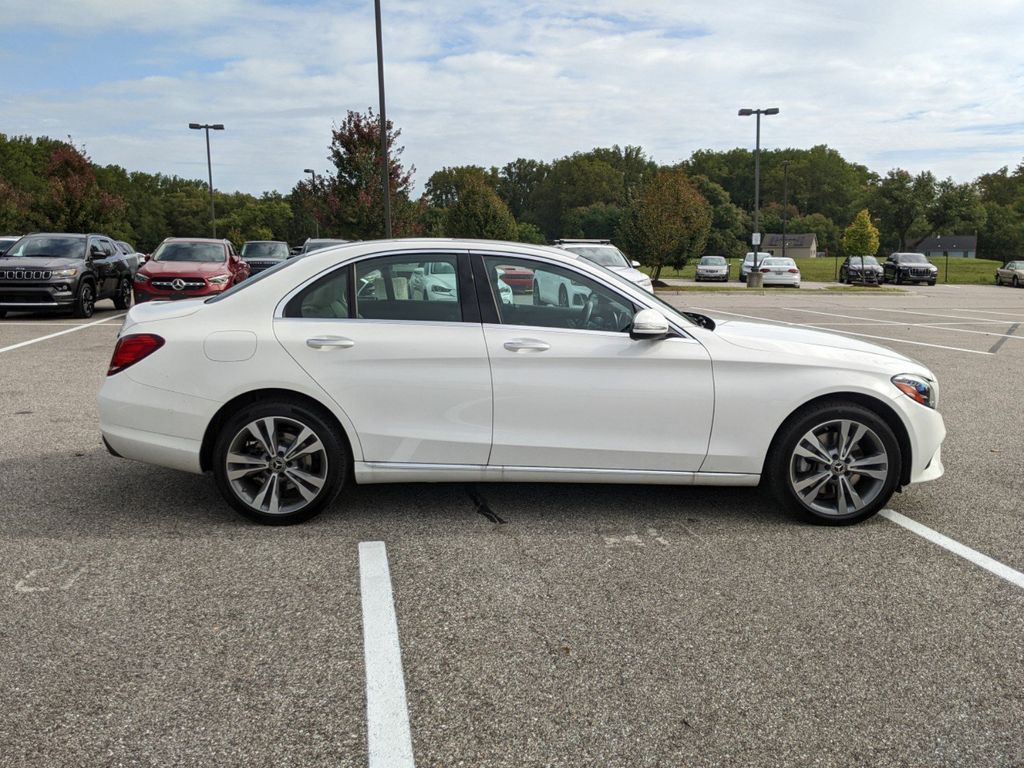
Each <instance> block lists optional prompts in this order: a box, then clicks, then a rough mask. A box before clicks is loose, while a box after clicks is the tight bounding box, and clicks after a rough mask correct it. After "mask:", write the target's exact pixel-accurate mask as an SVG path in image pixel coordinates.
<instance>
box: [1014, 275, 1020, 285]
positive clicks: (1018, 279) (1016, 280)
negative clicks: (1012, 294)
mask: <svg viewBox="0 0 1024 768" xmlns="http://www.w3.org/2000/svg"><path fill="white" fill-rule="evenodd" d="M1013 287H1014V288H1020V278H1019V277H1017V276H1016V275H1014V276H1013Z"/></svg>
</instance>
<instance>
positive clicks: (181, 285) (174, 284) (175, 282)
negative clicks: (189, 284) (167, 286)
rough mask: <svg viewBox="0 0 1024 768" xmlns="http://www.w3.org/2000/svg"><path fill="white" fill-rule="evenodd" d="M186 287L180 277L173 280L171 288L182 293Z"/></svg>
mask: <svg viewBox="0 0 1024 768" xmlns="http://www.w3.org/2000/svg"><path fill="white" fill-rule="evenodd" d="M184 287H185V281H184V280H182V279H181V278H180V277H176V278H174V279H173V280H171V288H173V289H174V290H176V291H180V290H181V289H182V288H184Z"/></svg>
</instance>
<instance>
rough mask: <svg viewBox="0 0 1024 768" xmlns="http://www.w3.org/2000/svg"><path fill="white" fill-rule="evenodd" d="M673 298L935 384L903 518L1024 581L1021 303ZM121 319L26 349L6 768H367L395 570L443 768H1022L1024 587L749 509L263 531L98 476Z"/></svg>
mask: <svg viewBox="0 0 1024 768" xmlns="http://www.w3.org/2000/svg"><path fill="white" fill-rule="evenodd" d="M669 299H670V300H672V301H674V302H677V303H679V304H681V305H683V304H685V305H687V306H689V307H700V308H701V309H702V311H705V312H707V313H708V314H711V315H713V316H715V317H718V318H721V319H725V318H729V317H737V316H739V317H753V318H758V319H765V320H772V321H783V322H789V323H796V324H801V325H803V324H806V325H812V326H818V327H824V328H829V329H833V330H836V331H841V332H844V333H850V334H863V335H865V336H867V337H869V338H875V339H876V340H877V341H878V342H879V343H882V344H886V345H889V346H891V347H893V348H895V349H898V350H900V351H902V352H905V353H907V354H910V355H911V356H913V357H915V358H917V359H919V360H921V361H923V362H924V363H926V364H927V365H929V366H930V367H931V368H932V369H933V370H934V371H936V373H938V375H939V377H940V380H941V383H942V404H941V410H942V411H943V413H944V416H945V418H946V423H947V427H948V429H949V433H950V434H949V437H948V438H947V441H946V444H945V448H944V457H943V458H944V460H945V463H946V468H947V475H946V477H945V478H944V479H942V480H941V481H938V482H935V483H931V484H927V485H924V486H919V487H914V488H911V489H908V490H907V491H906V492H904V493H903V494H902V495H899V496H897V497H896V498H894V500H893V502H892V505H891V506H892V508H893V509H894V510H896V511H898V512H900V513H902V514H904V515H906V516H907V517H910V518H912V519H914V520H917V521H920V522H922V523H924V524H925V525H927V526H929V527H931V528H933V529H935V530H937V531H940V532H941V533H944V534H946V535H947V536H950V537H952V538H954V539H956V540H958V541H960V542H962V543H964V544H966V545H967V546H970V547H973V548H974V549H976V550H979V551H980V552H983V553H985V554H987V555H989V556H991V557H993V558H995V559H997V560H999V561H1001V562H1003V563H1005V564H1007V565H1009V566H1011V567H1013V568H1016V569H1018V570H1024V548H1022V546H1021V542H1022V540H1024V503H1022V500H1021V499H1022V492H1024V473H1022V472H1021V458H1020V457H1021V452H1022V449H1024V440H1022V438H1021V420H1020V412H1021V401H1022V395H1024V387H1022V385H1021V373H1022V371H1024V332H1022V331H1021V330H1020V326H1019V324H1020V323H1024V291H1013V290H1012V289H1008V288H1006V289H997V288H994V287H988V286H976V287H966V286H965V287H954V286H936V287H934V288H911V289H909V291H908V292H907V293H906V294H900V295H890V294H872V293H864V294H836V295H823V294H822V293H815V294H811V293H810V292H807V293H806V294H794V293H790V292H787V293H778V294H774V293H771V292H769V293H767V294H766V295H759V294H758V295H748V294H730V295H721V296H716V295H714V294H710V293H687V294H678V295H676V296H672V295H670V296H669ZM104 304H105V303H104ZM104 317H107V318H109V320H108V321H107V322H103V323H100V324H97V325H92V326H90V327H81V328H80V329H78V330H72V329H76V328H79V326H81V325H82V324H81V323H78V322H76V321H71V320H68V319H67V318H52V319H51V318H38V317H28V316H11V317H9V318H8V319H7V320H5V321H0V429H2V432H0V434H2V437H0V569H2V571H0V659H3V663H2V664H0V701H2V702H3V717H2V718H0V745H2V747H0V765H3V766H23V765H24V766H28V765H32V766H53V765H75V766H77V765H81V766H96V765H161V766H165V765H197V764H207V765H220V766H227V765H238V766H243V765H244V766H253V765H275V766H276V765H295V766H307V765H325V766H327V765H330V766H358V765H365V764H366V759H367V758H366V754H367V726H366V709H365V706H366V702H365V697H366V689H365V682H364V681H365V671H364V664H363V645H362V634H361V632H362V625H361V611H360V591H359V567H358V561H357V547H358V544H359V542H361V541H370V540H379V541H384V542H385V543H386V545H387V549H388V554H389V558H390V565H391V578H392V582H393V589H394V596H395V609H396V612H397V617H398V630H399V635H400V638H401V646H402V656H403V661H404V664H405V680H406V690H407V696H408V703H409V716H410V721H411V730H412V739H413V745H414V752H415V756H416V763H417V765H419V766H459V765H462V766H680V765H736V766H746V765H793V766H804V765H835V766H849V765H873V766H881V765H893V766H907V765H948V766H964V765H980V766H1014V765H1021V764H1024V732H1022V729H1021V725H1020V724H1021V722H1022V721H1024V693H1022V691H1024V687H1022V683H1024V590H1022V589H1021V588H1019V587H1017V586H1014V585H1013V584H1010V583H1008V582H1007V581H1004V580H1002V579H999V578H997V577H995V576H993V575H992V574H990V573H988V572H986V571H984V570H981V569H980V568H978V567H977V566H975V565H974V564H972V563H970V562H967V561H966V560H964V559H962V558H960V557H958V556H956V555H954V554H952V553H950V552H948V551H946V550H944V549H941V548H939V547H937V546H935V545H934V544H932V543H931V542H929V541H926V540H924V539H922V538H920V537H918V536H915V535H914V534H912V533H910V532H909V531H907V530H905V529H904V528H901V527H899V526H897V525H895V524H893V523H891V522H889V521H888V520H885V519H882V518H875V519H874V520H872V521H870V522H868V523H866V524H863V525H860V526H857V527H854V528H849V529H838V530H836V529H821V528H815V527H809V526H803V525H799V524H797V523H794V522H793V521H791V520H790V519H789V518H788V517H786V516H784V515H783V514H781V513H780V512H779V511H777V510H776V509H775V508H774V507H773V506H772V504H771V503H770V502H769V501H768V500H766V499H765V498H764V497H763V496H762V494H760V493H759V492H758V491H757V490H756V489H750V490H747V489H693V488H689V489H687V488H664V487H654V488H645V487H593V486H575V485H570V486H545V485H522V486H515V485H496V486H482V487H481V491H482V493H483V494H484V496H485V497H486V499H487V501H488V502H489V504H490V506H491V507H492V508H493V510H494V511H495V512H497V513H498V514H499V515H500V516H501V518H502V519H503V520H504V521H505V522H504V523H502V524H498V523H493V522H491V521H490V520H488V519H486V518H485V517H483V516H481V515H480V514H478V513H477V511H476V505H475V503H474V502H473V501H471V499H470V498H469V495H468V494H467V491H466V489H465V488H464V487H463V486H460V485H436V486H428V485H413V486H393V487H368V488H356V489H354V490H353V491H352V492H351V493H350V494H349V495H348V496H347V497H344V499H343V500H342V501H341V502H339V504H338V506H337V508H335V509H333V510H331V511H330V512H328V513H326V514H324V515H322V516H321V517H320V518H318V519H316V520H314V521H312V522H311V523H309V524H307V525H303V526H299V527H294V528H288V529H269V528H261V527H257V526H253V525H250V524H247V523H245V522H243V521H242V520H241V519H240V518H238V517H236V516H235V515H234V514H233V513H231V512H230V511H229V510H228V509H227V508H226V507H225V506H224V505H223V504H222V503H221V502H220V500H219V498H218V496H217V493H216V490H215V489H214V487H213V483H212V480H210V479H209V478H199V477H193V476H189V475H184V474H180V473H176V472H172V471H166V470H161V469H156V468H149V467H146V466H143V465H140V464H134V463H131V462H126V461H122V460H117V459H114V458H112V457H110V456H108V455H107V454H106V452H105V451H104V450H103V448H102V447H101V445H100V442H99V438H98V434H97V426H96V420H97V417H96V412H95V405H94V395H95V392H96V390H97V389H98V387H99V385H100V382H101V381H102V378H103V376H104V373H105V369H106V364H107V362H108V360H109V356H110V351H111V349H112V345H113V341H114V338H115V336H116V333H117V329H118V326H119V322H120V320H119V317H120V313H115V312H113V311H111V310H108V311H106V313H104V314H102V315H97V317H96V318H94V320H102V319H104ZM68 330H70V331H71V332H69V333H64V334H63V335H60V336H55V337H53V338H50V339H46V340H43V341H39V342H37V343H32V344H28V345H26V346H22V347H16V348H13V349H11V347H12V346H14V345H17V344H19V343H21V342H25V341H31V340H32V339H37V338H40V337H43V336H46V335H48V334H52V333H57V332H59V331H68ZM876 337H877V338H876Z"/></svg>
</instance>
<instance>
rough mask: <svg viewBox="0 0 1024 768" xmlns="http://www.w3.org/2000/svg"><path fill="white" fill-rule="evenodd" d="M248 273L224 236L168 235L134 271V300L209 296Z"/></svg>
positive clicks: (225, 288) (245, 276)
mask: <svg viewBox="0 0 1024 768" xmlns="http://www.w3.org/2000/svg"><path fill="white" fill-rule="evenodd" d="M248 276H249V265H248V264H246V263H245V262H244V261H242V259H241V258H239V256H238V254H237V253H235V249H234V247H233V246H232V245H231V243H230V242H228V241H227V240H210V239H206V238H198V237H169V238H167V239H166V240H164V241H163V242H162V243H160V245H159V247H158V248H157V249H156V250H155V251H153V256H152V258H150V259H149V261H147V262H146V263H145V264H143V265H142V266H141V267H139V271H138V272H136V273H135V303H136V304H138V303H140V302H143V301H152V300H153V299H191V298H193V297H196V296H210V295H212V294H215V293H220V292H221V291H226V290H227V289H228V288H230V287H231V286H233V285H234V284H235V283H240V282H241V281H242V280H245V278H247V277H248Z"/></svg>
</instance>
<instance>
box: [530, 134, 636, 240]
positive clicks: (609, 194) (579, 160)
mask: <svg viewBox="0 0 1024 768" xmlns="http://www.w3.org/2000/svg"><path fill="white" fill-rule="evenodd" d="M624 189H625V187H624V176H623V173H622V171H618V170H616V169H615V168H613V167H612V166H611V165H609V164H608V163H607V162H606V161H604V160H601V159H598V158H595V157H591V156H587V155H584V154H581V153H576V154H575V155H570V156H569V157H563V158H561V159H560V160H556V161H555V162H554V163H552V164H551V169H550V171H549V172H548V173H547V175H546V176H545V177H544V180H543V181H542V182H540V183H539V184H538V185H537V189H536V191H535V193H534V195H533V211H534V215H535V216H536V221H535V222H534V223H536V224H537V226H538V227H540V230H541V232H543V233H544V235H545V236H546V237H547V238H548V239H549V240H554V239H555V238H558V237H562V236H563V235H564V233H565V231H566V227H567V225H568V224H571V222H567V214H568V213H569V212H570V211H573V210H574V209H577V208H585V207H587V206H589V205H593V204H594V203H611V204H613V205H619V204H621V203H622V201H623V199H624Z"/></svg>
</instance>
